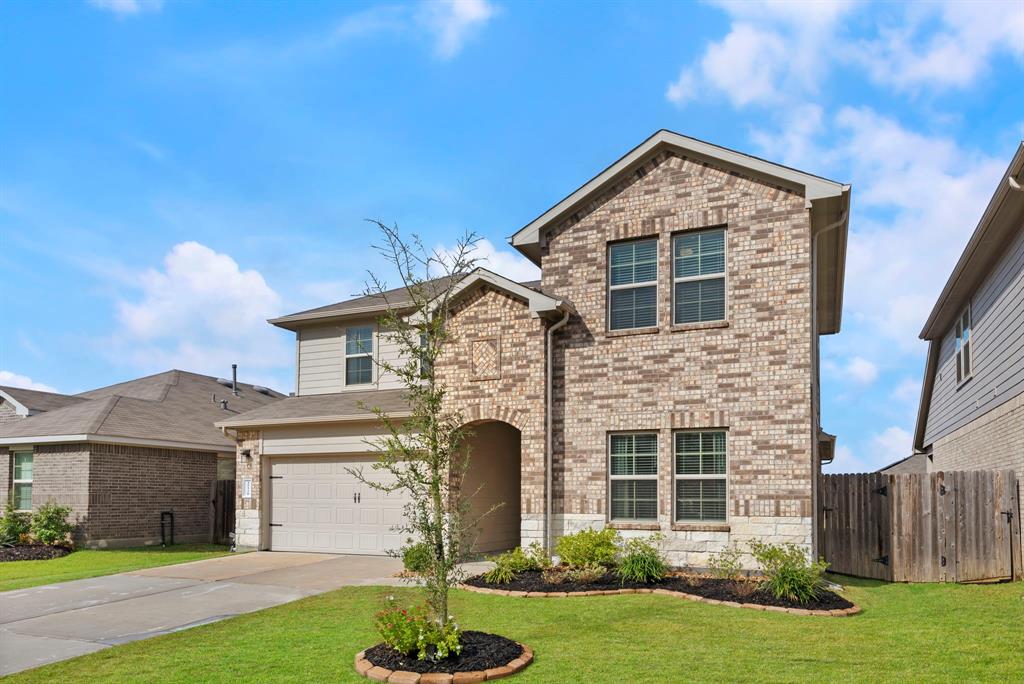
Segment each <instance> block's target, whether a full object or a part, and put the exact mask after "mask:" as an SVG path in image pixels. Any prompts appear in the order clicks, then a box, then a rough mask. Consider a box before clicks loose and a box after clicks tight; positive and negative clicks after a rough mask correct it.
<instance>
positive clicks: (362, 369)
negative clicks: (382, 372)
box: [345, 326, 373, 385]
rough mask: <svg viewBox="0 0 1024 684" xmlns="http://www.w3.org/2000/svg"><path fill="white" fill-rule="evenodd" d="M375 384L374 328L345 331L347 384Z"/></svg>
mask: <svg viewBox="0 0 1024 684" xmlns="http://www.w3.org/2000/svg"><path fill="white" fill-rule="evenodd" d="M372 382H373V328H372V327H369V326H367V327H362V328H348V329H347V330H345V384H346V385H366V384H369V383H372Z"/></svg>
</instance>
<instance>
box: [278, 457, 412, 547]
mask: <svg viewBox="0 0 1024 684" xmlns="http://www.w3.org/2000/svg"><path fill="white" fill-rule="evenodd" d="M374 460H375V459H374V457H372V456H357V457H345V458H337V457H335V458H302V457H290V458H280V459H274V460H272V461H271V462H270V470H271V479H270V508H271V514H270V524H271V527H270V544H271V548H272V549H273V550H275V551H318V552H321V553H359V554H373V555H383V554H385V553H387V552H388V551H390V550H392V549H397V548H398V547H400V546H401V545H402V534H401V533H399V532H396V531H395V530H393V529H392V527H393V526H394V525H395V524H397V523H399V522H400V521H401V519H402V514H403V506H404V505H405V501H406V499H405V497H404V496H403V495H402V494H401V493H399V492H392V493H385V492H382V491H379V490H377V489H374V488H372V487H369V486H367V485H365V484H363V483H362V482H360V481H359V480H358V479H357V478H356V477H355V476H354V475H352V474H351V473H349V472H348V469H349V468H359V467H362V468H363V472H364V473H365V474H366V476H367V478H372V479H373V480H374V481H378V482H383V481H384V478H385V474H384V473H382V472H380V471H373V470H371V468H370V465H371V464H372V463H373V462H374Z"/></svg>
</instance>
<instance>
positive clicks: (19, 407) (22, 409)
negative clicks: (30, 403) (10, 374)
mask: <svg viewBox="0 0 1024 684" xmlns="http://www.w3.org/2000/svg"><path fill="white" fill-rule="evenodd" d="M0 397H3V398H4V400H5V401H7V402H9V403H10V404H11V406H13V407H14V412H15V413H17V414H18V415H19V416H24V417H28V416H29V415H31V411H29V410H28V407H27V406H25V405H24V404H22V403H21V402H20V401H18V400H17V399H15V398H14V397H12V396H11V395H10V394H8V393H7V392H4V391H3V390H0Z"/></svg>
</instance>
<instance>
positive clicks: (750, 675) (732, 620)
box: [10, 578, 1024, 684]
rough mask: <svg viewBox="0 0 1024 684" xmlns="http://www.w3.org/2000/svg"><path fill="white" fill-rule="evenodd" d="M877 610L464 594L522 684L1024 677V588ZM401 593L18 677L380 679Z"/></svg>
mask: <svg viewBox="0 0 1024 684" xmlns="http://www.w3.org/2000/svg"><path fill="white" fill-rule="evenodd" d="M842 581H844V582H848V583H849V585H850V586H849V589H848V591H847V596H848V597H849V598H850V599H852V600H853V601H854V602H856V603H858V604H860V605H861V606H862V607H863V608H864V613H862V614H861V615H858V616H856V617H850V618H821V617H803V616H795V615H786V614H777V613H764V612H760V611H753V610H745V609H738V608H729V607H725V606H708V605H704V604H699V603H692V602H689V601H683V600H679V599H673V598H671V597H665V596H657V595H625V596H601V597H591V598H565V599H546V600H545V599H517V598H509V597H501V596H484V595H479V594H471V593H467V592H459V591H456V592H453V595H452V609H453V611H454V613H455V614H456V615H457V616H458V618H459V620H460V621H461V623H462V624H463V625H464V626H465V627H467V628H473V629H483V630H486V631H492V632H497V633H500V634H504V635H506V636H509V637H512V638H514V639H517V640H519V641H522V642H524V643H527V644H530V645H531V646H533V648H534V649H535V651H536V654H537V658H536V661H535V662H534V664H533V665H531V666H530V667H528V668H527V669H526V670H525V671H524V672H523V673H522V674H520V675H517V676H516V677H515V680H514V681H516V682H522V683H523V684H527V683H528V682H621V681H644V682H647V681H650V682H655V681H665V682H668V681H671V682H676V681H764V682H788V681H815V682H820V681H836V682H839V681H841V682H844V684H845V683H848V682H856V681H865V682H867V681H872V682H873V681H900V680H903V681H908V682H918V681H943V682H948V681H1022V680H1024V658H1021V655H1020V644H1021V643H1022V642H1024V600H1022V594H1024V585H1022V584H1020V583H1018V584H992V585H905V584H903V585H901V584H890V585H885V584H880V583H877V582H871V581H864V580H851V579H848V578H844V579H843V580H842ZM386 594H398V595H400V596H401V597H402V598H408V599H409V600H410V601H412V600H413V599H414V597H415V594H414V593H413V592H412V590H409V589H398V590H395V589H387V588H383V587H348V588H345V589H341V590H339V591H335V592H331V593H328V594H322V595H320V596H314V597H311V598H308V599H303V600H301V601H296V602H294V603H290V604H287V605H283V606H278V607H276V608H270V609H268V610H263V611H260V612H257V613H251V614H249V615H243V616H240V617H237V618H233V619H230V620H225V621H223V622H218V623H214V624H210V625H204V626H201V627H196V628H194V629H189V630H186V631H183V632H177V633H174V634H169V635H166V636H161V637H157V638H154V639H151V640H148V641H139V642H134V643H131V644H125V645H123V646H116V647H114V648H111V649H107V650H104V651H99V652H97V653H93V654H90V655H87V656H83V657H81V658H77V659H74V660H70V661H66V662H64V663H57V664H54V665H50V666H47V667H42V668H39V669H36V670H30V671H28V672H24V673H21V674H18V675H14V676H12V677H11V678H10V683H11V684H28V683H30V682H39V683H42V684H50V682H54V681H76V682H194V681H203V682H235V681H259V682H326V681H332V682H333V681H341V682H365V681H366V680H364V679H361V678H359V677H357V676H356V675H355V674H354V672H353V671H352V660H353V656H354V654H355V653H356V652H357V651H359V650H361V649H363V648H365V647H367V646H370V645H373V644H374V643H376V642H377V641H378V639H377V638H376V636H375V634H374V631H373V626H372V619H373V614H374V612H375V611H376V610H377V609H378V607H379V606H380V602H381V599H382V597H383V596H384V595H386Z"/></svg>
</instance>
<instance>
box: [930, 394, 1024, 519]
mask: <svg viewBox="0 0 1024 684" xmlns="http://www.w3.org/2000/svg"><path fill="white" fill-rule="evenodd" d="M928 470H1013V471H1015V472H1016V473H1017V481H1018V483H1020V482H1021V481H1024V394H1019V395H1017V396H1016V397H1014V398H1013V399H1011V400H1010V401H1007V402H1006V403H1004V404H1002V405H1000V406H998V407H996V408H994V409H992V410H991V411H989V412H988V413H986V414H985V415H983V416H981V417H980V418H977V419H975V420H972V421H971V422H970V423H968V424H967V425H964V426H963V427H961V428H959V429H958V430H955V431H953V432H951V433H950V434H948V435H946V436H945V437H943V438H941V439H939V440H937V441H936V442H935V443H934V444H933V445H932V462H931V463H930V464H929V465H928ZM1018 486H1019V487H1020V488H1021V489H1022V491H1024V485H1020V484H1018ZM1020 506H1021V510H1020V514H1021V515H1024V500H1021V501H1020Z"/></svg>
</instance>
